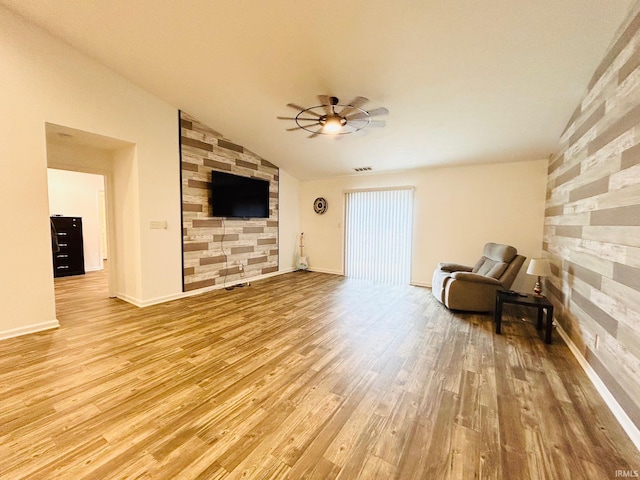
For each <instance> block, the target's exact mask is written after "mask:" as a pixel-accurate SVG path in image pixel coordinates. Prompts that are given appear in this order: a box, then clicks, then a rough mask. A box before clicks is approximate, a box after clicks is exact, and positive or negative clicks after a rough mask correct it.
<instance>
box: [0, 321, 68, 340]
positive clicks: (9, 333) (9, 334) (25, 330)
mask: <svg viewBox="0 0 640 480" xmlns="http://www.w3.org/2000/svg"><path fill="white" fill-rule="evenodd" d="M58 327H60V322H58V320H51V321H50V322H42V323H35V324H33V325H27V326H25V327H19V328H12V329H10V330H2V331H0V340H5V339H7V338H13V337H20V336H22V335H27V334H29V333H36V332H42V331H44V330H51V329H53V328H58Z"/></svg>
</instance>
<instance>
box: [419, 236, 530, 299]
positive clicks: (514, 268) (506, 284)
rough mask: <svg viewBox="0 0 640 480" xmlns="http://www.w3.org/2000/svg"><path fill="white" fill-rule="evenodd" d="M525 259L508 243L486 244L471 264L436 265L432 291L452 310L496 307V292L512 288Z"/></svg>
mask: <svg viewBox="0 0 640 480" xmlns="http://www.w3.org/2000/svg"><path fill="white" fill-rule="evenodd" d="M525 258H526V257H523V256H522V255H518V251H517V250H516V249H515V248H514V247H511V246H509V245H502V244H499V243H487V244H486V245H485V246H484V250H483V252H482V258H480V260H478V263H476V264H475V266H473V267H467V266H466V265H458V264H455V263H440V264H438V268H436V270H435V271H434V272H433V281H432V284H431V291H432V292H433V295H434V296H435V297H436V298H437V299H438V300H439V301H440V302H442V303H443V304H444V305H445V306H446V307H447V308H450V309H451V310H466V311H470V312H490V311H492V310H493V309H494V307H495V302H496V291H497V290H508V289H509V288H510V287H511V284H512V283H513V281H514V280H515V278H516V276H517V275H518V272H519V271H520V268H521V267H522V264H523V263H524V261H525Z"/></svg>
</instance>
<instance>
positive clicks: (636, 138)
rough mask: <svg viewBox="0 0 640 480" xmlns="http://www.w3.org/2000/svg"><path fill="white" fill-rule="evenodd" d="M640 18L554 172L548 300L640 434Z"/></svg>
mask: <svg viewBox="0 0 640 480" xmlns="http://www.w3.org/2000/svg"><path fill="white" fill-rule="evenodd" d="M639 65H640V15H638V13H637V8H636V9H635V10H634V14H633V15H632V16H631V17H630V18H629V19H627V21H626V23H625V24H624V26H623V28H622V29H621V30H620V32H619V36H618V37H617V38H616V41H615V42H614V43H613V44H612V46H611V48H610V50H609V52H608V53H607V55H606V56H605V58H604V59H603V61H602V63H601V65H600V66H599V67H598V69H597V70H596V73H595V75H594V77H593V79H592V81H591V82H590V84H589V87H588V91H587V93H586V95H585V97H584V99H583V101H582V102H581V104H580V105H579V106H578V108H577V110H576V111H575V113H574V115H573V117H572V118H571V120H570V121H569V124H568V125H567V128H566V129H565V131H564V133H563V134H562V137H561V139H560V148H559V151H558V152H557V153H556V154H555V155H554V156H552V158H551V160H550V163H549V173H548V184H547V205H546V219H545V234H544V251H545V256H547V257H548V258H549V259H550V260H551V262H552V271H553V276H552V277H551V278H550V279H549V281H548V282H547V294H548V295H549V296H550V298H551V299H552V301H553V302H554V304H555V305H556V308H557V312H558V314H557V317H556V320H558V321H559V322H560V323H561V325H562V327H563V329H564V330H565V331H566V332H567V333H568V334H569V336H570V337H571V339H572V340H573V342H574V343H575V344H576V346H578V348H579V349H580V350H581V351H582V353H583V355H584V357H585V359H586V360H587V361H588V362H589V364H590V365H591V366H592V367H593V369H594V370H595V371H596V372H597V373H598V375H599V376H600V378H601V379H602V380H603V382H604V383H605V384H606V386H607V387H608V389H609V390H610V391H611V393H612V394H613V395H614V397H615V398H616V399H617V401H618V402H619V404H620V405H621V406H622V408H623V409H624V410H625V412H626V413H627V415H628V416H629V417H630V419H631V420H632V421H633V422H634V424H635V425H636V426H637V427H638V428H640V68H638V66H639Z"/></svg>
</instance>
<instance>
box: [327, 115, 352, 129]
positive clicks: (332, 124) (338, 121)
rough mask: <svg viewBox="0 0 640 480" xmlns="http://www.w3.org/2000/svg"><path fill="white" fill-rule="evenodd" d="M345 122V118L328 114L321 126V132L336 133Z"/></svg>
mask: <svg viewBox="0 0 640 480" xmlns="http://www.w3.org/2000/svg"><path fill="white" fill-rule="evenodd" d="M346 124H347V120H346V119H345V118H343V117H341V116H339V115H328V116H327V118H326V120H325V121H324V125H323V126H322V130H323V132H326V133H338V132H340V131H341V130H342V127H344V126H345V125H346Z"/></svg>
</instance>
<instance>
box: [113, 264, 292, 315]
mask: <svg viewBox="0 0 640 480" xmlns="http://www.w3.org/2000/svg"><path fill="white" fill-rule="evenodd" d="M293 271H295V269H293V268H291V269H289V270H279V271H277V272H271V273H265V274H264V275H257V276H255V277H248V278H241V279H237V280H234V281H233V282H231V281H229V282H228V284H224V285H212V286H210V287H204V288H199V289H197V290H191V291H189V292H180V293H175V294H172V295H165V296H162V297H156V298H151V299H149V300H140V299H138V298H134V297H130V296H129V295H125V294H123V293H116V297H118V298H119V299H121V300H124V301H125V302H128V303H131V304H132V305H135V306H136V307H140V308H144V307H150V306H151V305H158V304H160V303H165V302H170V301H171V300H179V299H181V298H188V297H193V296H194V295H201V294H203V293H207V292H212V291H214V290H221V289H223V288H226V287H228V286H230V285H235V284H238V283H247V282H257V281H258V280H264V279H265V278H269V277H275V276H277V275H283V274H285V273H291V272H293Z"/></svg>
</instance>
